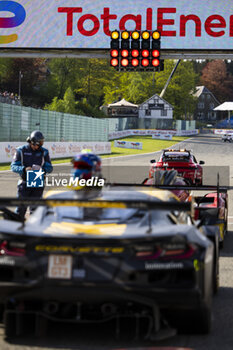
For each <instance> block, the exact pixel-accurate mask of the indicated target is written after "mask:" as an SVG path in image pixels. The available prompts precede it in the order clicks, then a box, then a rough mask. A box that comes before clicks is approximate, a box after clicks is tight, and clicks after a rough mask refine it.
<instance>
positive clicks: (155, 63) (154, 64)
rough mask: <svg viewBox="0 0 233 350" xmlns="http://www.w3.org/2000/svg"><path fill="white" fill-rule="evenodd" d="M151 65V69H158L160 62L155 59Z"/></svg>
mask: <svg viewBox="0 0 233 350" xmlns="http://www.w3.org/2000/svg"><path fill="white" fill-rule="evenodd" d="M151 63H152V66H153V67H158V66H159V63H160V62H159V60H158V59H157V58H155V59H154V60H152V62H151Z"/></svg>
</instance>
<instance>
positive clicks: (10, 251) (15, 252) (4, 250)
mask: <svg viewBox="0 0 233 350" xmlns="http://www.w3.org/2000/svg"><path fill="white" fill-rule="evenodd" d="M0 255H9V256H24V255H26V250H25V249H24V248H19V247H9V245H8V242H7V241H3V242H2V243H1V244H0Z"/></svg>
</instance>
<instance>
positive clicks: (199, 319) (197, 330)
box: [190, 307, 212, 334]
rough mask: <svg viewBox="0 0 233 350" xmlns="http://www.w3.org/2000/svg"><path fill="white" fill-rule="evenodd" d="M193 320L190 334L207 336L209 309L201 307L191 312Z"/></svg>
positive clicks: (210, 313) (209, 325) (209, 322)
mask: <svg viewBox="0 0 233 350" xmlns="http://www.w3.org/2000/svg"><path fill="white" fill-rule="evenodd" d="M190 318H191V319H193V321H194V322H193V328H192V330H191V333H192V334H208V333H209V332H210V330H211V323H212V321H211V319H212V312H211V308H210V307H203V308H200V309H199V310H193V311H192V312H191V314H190Z"/></svg>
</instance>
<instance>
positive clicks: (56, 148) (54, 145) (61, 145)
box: [0, 142, 111, 163]
mask: <svg viewBox="0 0 233 350" xmlns="http://www.w3.org/2000/svg"><path fill="white" fill-rule="evenodd" d="M24 144H25V142H24V143H22V142H0V163H8V162H11V161H12V159H13V156H14V154H15V151H16V148H17V147H19V146H22V145H24ZM44 147H45V148H47V149H48V150H49V154H50V157H51V158H52V159H56V158H64V157H67V158H68V157H72V156H74V155H75V154H77V153H79V152H81V151H82V149H91V150H92V151H93V152H94V153H96V154H110V153H111V143H110V142H45V144H44Z"/></svg>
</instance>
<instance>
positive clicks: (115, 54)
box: [111, 50, 119, 57]
mask: <svg viewBox="0 0 233 350" xmlns="http://www.w3.org/2000/svg"><path fill="white" fill-rule="evenodd" d="M118 55H119V52H118V50H111V56H112V57H118Z"/></svg>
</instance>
